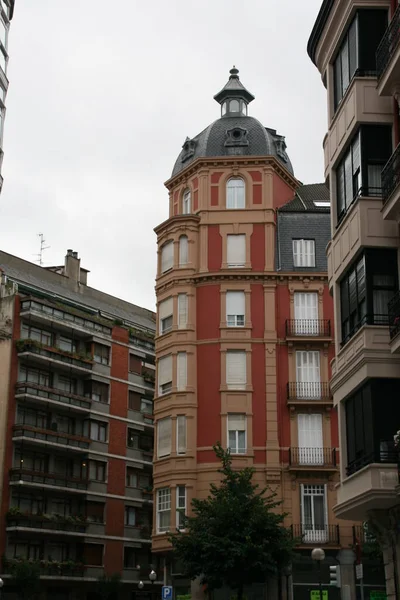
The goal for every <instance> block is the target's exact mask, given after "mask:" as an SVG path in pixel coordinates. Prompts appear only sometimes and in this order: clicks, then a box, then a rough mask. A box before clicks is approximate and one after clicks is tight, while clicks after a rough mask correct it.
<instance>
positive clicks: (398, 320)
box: [388, 292, 400, 340]
mask: <svg viewBox="0 0 400 600" xmlns="http://www.w3.org/2000/svg"><path fill="white" fill-rule="evenodd" d="M388 315H389V334H390V339H391V340H392V339H393V338H394V337H396V335H397V334H398V333H399V331H400V292H397V293H396V294H395V295H394V296H393V298H391V300H390V301H389V302H388Z"/></svg>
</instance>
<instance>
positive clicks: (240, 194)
mask: <svg viewBox="0 0 400 600" xmlns="http://www.w3.org/2000/svg"><path fill="white" fill-rule="evenodd" d="M239 182H240V183H241V185H238V184H239ZM226 208H228V209H234V210H238V209H244V208H246V183H245V181H244V179H243V178H242V177H230V178H229V179H228V181H227V182H226Z"/></svg>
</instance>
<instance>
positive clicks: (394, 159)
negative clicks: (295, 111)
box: [381, 144, 400, 204]
mask: <svg viewBox="0 0 400 600" xmlns="http://www.w3.org/2000/svg"><path fill="white" fill-rule="evenodd" d="M381 178H382V200H383V203H384V204H385V203H386V202H387V201H388V200H389V198H390V196H391V195H392V193H393V192H394V190H395V189H396V188H397V186H398V185H399V184H400V144H399V145H398V146H397V148H396V149H395V151H394V152H393V154H392V156H391V157H390V158H389V160H388V161H387V163H386V165H385V166H384V167H383V169H382V174H381Z"/></svg>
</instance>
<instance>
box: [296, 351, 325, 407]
mask: <svg viewBox="0 0 400 600" xmlns="http://www.w3.org/2000/svg"><path fill="white" fill-rule="evenodd" d="M296 388H297V389H296V392H297V398H299V399H300V398H304V399H306V398H307V399H318V398H321V376H320V366H319V351H318V350H310V351H305V350H298V351H297V352H296Z"/></svg>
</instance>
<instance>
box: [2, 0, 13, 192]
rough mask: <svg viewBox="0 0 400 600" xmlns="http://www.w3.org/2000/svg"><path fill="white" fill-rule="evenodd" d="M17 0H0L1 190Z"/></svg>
mask: <svg viewBox="0 0 400 600" xmlns="http://www.w3.org/2000/svg"><path fill="white" fill-rule="evenodd" d="M14 5H15V0H0V192H1V188H2V185H3V177H2V175H1V167H2V163H3V156H4V152H3V134H4V119H5V116H6V96H7V90H8V83H9V82H8V77H7V68H8V58H9V56H8V35H9V31H10V21H11V19H12V18H13V14H14Z"/></svg>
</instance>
